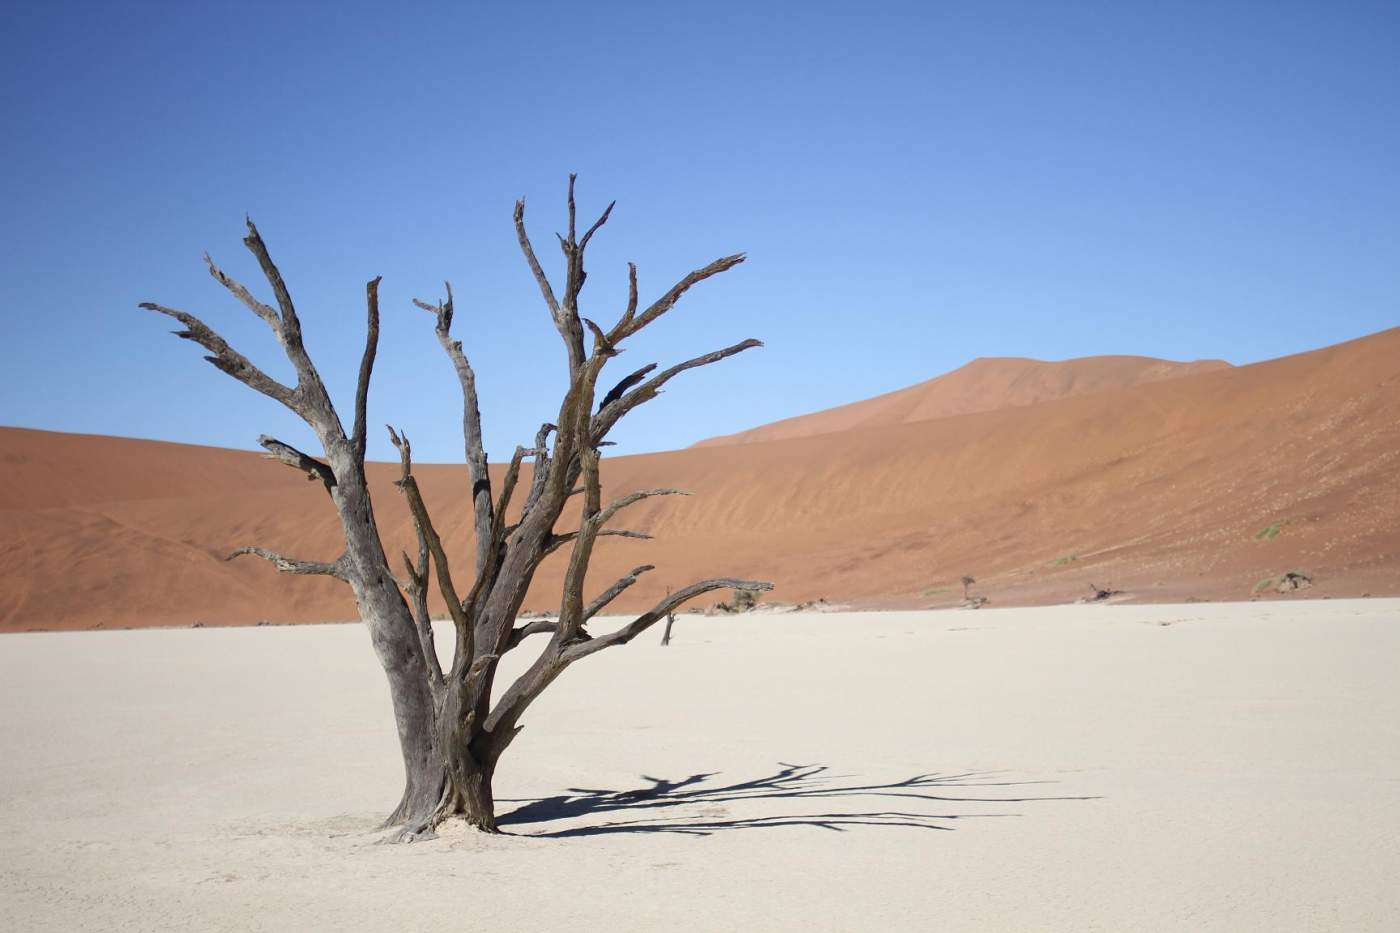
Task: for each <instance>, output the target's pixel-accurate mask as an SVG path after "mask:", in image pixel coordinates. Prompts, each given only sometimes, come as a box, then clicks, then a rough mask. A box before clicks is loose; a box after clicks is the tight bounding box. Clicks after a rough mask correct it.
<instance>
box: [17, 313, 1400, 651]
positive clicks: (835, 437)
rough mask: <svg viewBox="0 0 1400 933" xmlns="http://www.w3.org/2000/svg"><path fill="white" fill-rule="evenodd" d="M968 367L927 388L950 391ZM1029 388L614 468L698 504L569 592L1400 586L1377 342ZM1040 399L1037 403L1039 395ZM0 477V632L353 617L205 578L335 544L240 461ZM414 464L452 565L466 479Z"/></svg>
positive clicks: (274, 482) (333, 527)
mask: <svg viewBox="0 0 1400 933" xmlns="http://www.w3.org/2000/svg"><path fill="white" fill-rule="evenodd" d="M984 362H986V363H987V366H991V365H992V364H996V365H998V366H1000V365H1002V364H1008V362H1009V363H1010V364H1015V365H1020V362H1019V361H984ZM1162 365H1165V366H1166V367H1167V369H1162V368H1161V366H1162ZM1044 366H1050V367H1058V368H1057V369H1052V370H1044V369H1036V368H1035V367H1044ZM1173 367H1186V368H1187V369H1188V370H1189V371H1184V372H1183V371H1180V370H1179V369H1174V368H1173ZM1191 367H1195V369H1194V370H1191V369H1190V368H1191ZM981 368H983V369H985V368H987V367H981ZM978 369H979V364H972V365H971V366H969V367H965V368H964V369H963V370H959V371H957V372H956V373H952V374H949V376H946V377H941V379H942V380H949V381H951V382H957V384H959V385H964V386H966V385H971V384H974V382H975V380H972V381H969V380H971V377H969V376H968V371H973V374H974V375H975V374H976V371H977V370H978ZM1080 370H1082V372H1080ZM1027 372H1030V373H1034V375H1031V376H1027V378H1026V381H1025V382H1024V384H1018V385H1019V388H1015V390H1014V391H1013V390H1012V389H1011V388H1008V385H1010V384H1009V383H1008V382H1007V381H1006V380H1005V379H999V380H994V383H995V385H996V386H999V387H1000V388H999V389H998V392H1000V394H999V395H997V396H996V398H994V399H991V400H989V401H987V402H986V403H985V404H982V410H975V406H976V405H978V404H980V403H978V402H977V400H976V398H975V397H974V396H975V393H972V392H971V391H970V390H968V392H967V393H966V394H963V395H958V394H957V393H951V392H949V390H947V389H946V387H945V388H940V389H938V390H937V391H933V390H929V387H932V386H935V385H937V384H938V383H939V382H940V380H933V381H931V382H929V383H924V384H922V385H921V386H915V387H913V388H912V389H910V390H905V393H893V394H892V395H891V396H883V397H881V399H872V400H870V401H869V402H866V403H858V405H855V406H846V408H844V409H836V410H834V411H835V412H848V411H849V410H850V409H860V407H861V406H862V405H864V406H867V408H866V409H861V411H862V412H863V414H861V415H860V417H858V418H855V419H854V420H853V421H852V422H851V423H850V424H848V425H846V426H844V427H837V428H831V429H829V430H824V431H823V432H822V433H812V434H810V435H809V436H797V437H790V438H786V439H779V440H772V441H766V442H744V443H736V444H710V445H704V446H698V447H695V448H691V449H689V450H683V451H674V452H669V453H661V454H647V455H640V456H631V457H617V458H610V459H608V460H606V461H605V462H604V467H603V481H604V484H605V487H606V489H605V494H618V493H622V492H626V491H629V490H632V489H637V488H641V487H644V486H655V485H667V486H676V487H680V488H682V489H686V490H689V491H690V492H692V493H693V494H694V495H692V496H691V497H688V498H676V499H658V500H648V501H647V502H645V503H643V504H642V505H641V506H639V507H637V508H636V509H635V510H633V511H629V513H628V516H627V521H626V522H625V523H624V524H625V527H629V528H633V529H636V530H640V531H646V532H650V533H652V534H654V535H656V536H657V540H655V541H650V542H647V541H630V540H621V539H608V540H605V541H604V542H602V543H601V545H600V549H599V552H598V555H597V557H596V559H595V562H594V567H593V570H592V575H591V577H590V579H591V581H592V587H591V588H592V590H594V591H599V590H602V589H603V588H604V587H606V586H607V585H608V584H609V583H611V582H612V580H614V579H616V578H617V577H618V576H621V575H622V574H623V573H625V572H626V571H627V570H628V569H630V568H632V567H634V566H636V565H637V564H640V563H653V564H656V565H657V568H658V569H657V570H655V571H653V572H652V573H650V574H648V575H646V576H644V577H643V578H642V580H641V582H639V583H638V584H637V585H636V586H635V587H634V588H633V589H632V590H630V591H628V593H627V594H625V596H624V597H623V598H622V599H620V600H619V601H618V603H617V604H616V605H617V606H618V608H619V610H620V611H625V610H629V609H637V608H643V607H645V606H649V605H651V604H652V603H654V602H655V601H656V599H658V598H659V597H660V596H661V595H662V594H663V593H664V591H665V589H666V587H668V586H682V585H684V584H685V583H688V582H690V581H691V580H693V579H698V578H700V577H703V576H710V575H737V576H744V577H749V578H754V579H769V580H774V581H776V582H777V584H778V588H777V590H776V591H775V593H774V598H775V599H777V600H781V601H785V602H800V601H806V600H811V599H816V598H819V597H824V598H826V599H828V600H831V601H841V602H851V603H856V604H860V605H870V606H929V605H935V606H936V605H955V604H957V603H959V602H961V586H960V585H959V583H958V580H959V577H960V576H962V575H963V574H971V575H974V576H975V577H976V578H977V580H978V582H977V584H976V585H975V587H974V592H975V593H981V594H984V595H987V596H988V597H989V598H990V599H991V600H992V602H993V604H995V605H1003V604H1015V603H1035V602H1062V601H1065V600H1068V599H1072V598H1075V597H1078V596H1083V595H1087V594H1088V586H1089V584H1090V583H1095V584H1098V585H1100V586H1112V587H1113V588H1115V589H1120V590H1124V591H1125V593H1126V596H1127V597H1129V598H1135V599H1140V600H1141V599H1146V600H1159V601H1160V600H1181V599H1189V598H1201V599H1246V598H1249V597H1250V596H1251V595H1253V593H1254V592H1255V588H1256V586H1259V584H1260V583H1261V581H1263V580H1267V579H1271V578H1274V577H1277V576H1278V575H1280V574H1282V573H1284V572H1286V571H1289V570H1295V569H1296V570H1302V571H1305V572H1307V573H1308V574H1310V575H1311V576H1312V577H1313V578H1314V580H1315V581H1316V585H1315V586H1314V587H1313V588H1312V589H1311V590H1309V591H1307V594H1306V595H1308V596H1326V595H1361V594H1363V593H1373V594H1376V595H1380V594H1394V593H1400V484H1397V483H1396V482H1395V480H1394V477H1395V470H1396V467H1397V465H1400V464H1398V463H1397V461H1400V418H1397V417H1396V415H1395V413H1396V411H1400V329H1397V330H1391V331H1386V332H1383V333H1380V334H1376V335H1373V336H1371V337H1367V338H1363V339H1361V340H1356V341H1351V342H1349V343H1346V344H1340V345H1337V346H1335V347H1329V348H1326V349H1323V350H1317V351H1313V352H1311V353H1306V354H1300V355H1298V356H1293V357H1287V358H1284V359H1279V360H1273V361H1269V362H1266V363H1260V364H1256V365H1253V366H1245V367H1239V368H1231V367H1228V366H1226V365H1224V364H1212V363H1202V364H1162V363H1161V361H1153V360H1143V359H1141V358H1124V357H1118V358H1108V359H1107V360H1099V359H1094V360H1084V361H1072V362H1071V363H1063V364H1034V365H1033V366H1032V367H1031V369H1029V370H1027ZM1051 373H1053V378H1052V377H1051V375H1049V374H1051ZM959 374H962V375H961V376H960V375H959ZM1106 374H1108V375H1106ZM1113 374H1116V375H1113ZM954 376H959V379H960V380H961V381H960V382H959V381H958V380H953V379H952V377H954ZM1115 380H1116V381H1115ZM1013 382H1014V380H1013ZM1047 385H1048V386H1051V387H1052V388H1053V387H1056V386H1058V389H1056V391H1057V392H1058V394H1054V393H1052V394H1051V396H1050V397H1049V398H1046V399H1045V400H1038V399H1041V398H1043V396H1040V395H1037V393H1041V392H1048V391H1050V390H1049V389H1047V388H1046V386H1047ZM1089 386H1097V388H1087V387H1089ZM916 390H929V391H925V392H922V393H921V392H919V391H916ZM959 391H960V392H961V391H962V390H959ZM906 393H908V394H907V395H906ZM940 393H941V394H940ZM897 397H898V398H897ZM939 398H942V399H944V401H938V399H939ZM955 398H961V399H963V401H961V402H958V404H961V405H963V406H964V407H965V408H966V407H968V406H973V407H974V410H971V411H966V412H963V413H957V411H956V408H957V406H956V405H954V404H953V402H948V401H947V399H955ZM891 399H894V402H891V401H890V400H891ZM930 399H933V401H930ZM935 402H936V404H935ZM875 403H879V405H876V404H875ZM945 403H946V404H947V405H950V406H952V407H951V408H948V409H947V410H946V412H945V413H944V414H942V415H940V414H937V412H939V411H944V409H940V408H939V407H938V405H941V404H945ZM931 412H932V413H933V414H930V413H931ZM828 414H831V413H822V414H821V415H818V416H812V417H816V418H822V417H824V416H825V415H828ZM876 415H878V417H875V416H876ZM867 416H869V417H867ZM847 417H848V415H845V414H843V415H841V418H843V419H844V418H847ZM795 420H796V421H801V420H802V419H795ZM867 421H870V423H869V424H867ZM784 423H787V424H790V423H792V422H784ZM784 423H780V424H784ZM826 423H827V424H828V426H829V425H831V424H845V422H842V421H837V420H828V422H826ZM450 429H451V428H450V427H446V426H445V427H444V430H450ZM759 430H762V429H759ZM749 433H752V432H749ZM0 464H3V475H4V478H5V482H4V483H0V548H3V555H4V561H5V566H6V573H5V574H4V576H3V578H0V627H3V628H4V629H7V630H22V629H28V628H92V627H102V626H105V627H123V626H135V625H189V624H193V623H195V622H203V623H205V624H255V623H257V622H259V621H262V620H269V621H275V622H290V621H299V622H310V621H341V620H349V619H352V618H354V606H353V604H352V602H351V600H350V598H349V594H348V591H347V590H346V588H345V587H343V586H342V585H341V584H338V583H336V582H334V581H329V580H325V579H318V578H302V577H290V576H286V575H280V576H279V575H278V574H277V573H276V572H275V571H274V570H273V569H272V568H271V567H269V566H268V565H266V564H263V563H261V562H257V561H251V560H249V559H246V558H245V559H243V560H240V561H237V562H233V563H227V562H225V561H223V560H222V556H223V555H224V554H226V553H227V552H228V551H230V550H232V549H233V548H234V547H238V546H241V545H245V544H260V545H263V546H266V547H271V548H274V549H277V550H280V551H283V552H286V553H289V554H293V555H295V556H298V557H302V558H316V559H333V558H334V557H335V556H336V555H337V554H339V553H340V549H341V543H340V533H339V528H338V525H337V521H336V518H335V514H334V511H333V509H332V508H331V507H330V505H329V503H328V502H327V501H326V500H325V496H324V493H323V492H322V491H321V490H320V489H319V488H317V487H314V486H313V485H312V484H309V483H307V482H306V481H305V480H304V479H302V478H301V477H300V476H299V475H298V474H295V473H293V472H292V471H290V470H288V469H286V468H285V467H281V466H279V465H276V464H271V463H268V462H267V461H265V460H263V459H261V458H260V457H259V456H258V455H256V454H253V453H246V452H240V451H229V450H219V449H212V448H200V447H191V446H185V445H178V444H164V443H157V442H151V441H135V440H123V439H117V438H105V437H91V436H82V435H62V434H52V433H46V432H39V431H27V430H20V429H0ZM416 472H417V473H418V475H419V482H420V484H421V486H422V487H423V490H424V495H425V498H426V499H427V500H428V503H429V505H430V507H431V508H432V509H433V511H434V515H435V517H436V520H437V522H438V524H439V526H440V528H441V529H442V530H443V532H444V537H445V540H446V543H447V546H448V548H449V549H450V550H451V551H452V552H453V553H454V554H455V555H457V556H458V557H459V559H460V560H462V561H464V562H465V561H466V560H467V559H468V557H469V555H470V549H471V540H470V538H471V535H470V528H469V525H468V523H467V522H466V521H465V518H466V510H465V506H464V501H465V500H464V498H463V495H462V494H463V491H464V484H465V472H464V471H463V470H461V469H460V468H458V467H455V466H446V465H443V466H433V465H427V466H423V467H420V468H418V469H417V470H416ZM527 472H528V470H527ZM370 475H371V482H372V483H373V485H374V487H375V490H374V491H375V495H376V514H377V516H378V518H379V520H380V522H381V527H382V529H383V531H384V534H385V537H386V544H387V545H388V546H389V548H390V550H391V553H396V552H397V551H398V550H400V549H401V548H403V547H404V546H405V545H407V544H408V543H409V542H410V541H411V526H410V519H409V516H408V514H407V510H406V508H405V507H404V504H403V502H402V500H401V498H400V496H399V495H398V494H397V492H396V490H395V489H394V487H393V486H392V480H393V477H394V468H393V467H391V466H390V465H387V464H379V465H373V466H372V467H371V469H370ZM563 568H564V560H563V557H562V555H556V556H555V557H554V558H551V561H550V562H549V563H548V564H547V565H546V566H545V568H544V569H543V570H542V571H541V573H540V575H539V576H538V577H537V580H536V585H535V587H534V588H533V589H532V591H531V593H530V596H529V598H528V599H527V601H526V607H527V608H530V609H535V610H545V611H549V610H551V609H552V608H553V606H554V602H555V599H556V598H557V592H558V586H559V583H560V579H561V577H562V573H563ZM1262 592H1264V593H1265V594H1266V595H1268V594H1269V593H1270V592H1271V590H1269V589H1267V588H1265V589H1263V590H1262ZM1278 598H1283V597H1278ZM1292 598H1300V597H1298V596H1295V597H1292ZM438 608H439V609H440V608H441V607H438ZM679 637H682V638H683V637H684V619H682V625H681V626H680V627H679Z"/></svg>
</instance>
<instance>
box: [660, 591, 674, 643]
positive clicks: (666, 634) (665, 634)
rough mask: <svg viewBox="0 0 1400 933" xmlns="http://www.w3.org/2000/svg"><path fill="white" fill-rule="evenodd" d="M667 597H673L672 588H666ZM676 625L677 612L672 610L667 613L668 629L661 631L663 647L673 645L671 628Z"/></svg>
mask: <svg viewBox="0 0 1400 933" xmlns="http://www.w3.org/2000/svg"><path fill="white" fill-rule="evenodd" d="M666 595H667V596H670V595H671V588H670V587H669V586H668V587H666ZM675 624H676V611H675V609H671V610H669V611H668V612H667V613H666V627H665V628H664V629H662V630H661V647H663V648H665V647H666V646H667V645H669V644H670V643H671V626H673V625H675Z"/></svg>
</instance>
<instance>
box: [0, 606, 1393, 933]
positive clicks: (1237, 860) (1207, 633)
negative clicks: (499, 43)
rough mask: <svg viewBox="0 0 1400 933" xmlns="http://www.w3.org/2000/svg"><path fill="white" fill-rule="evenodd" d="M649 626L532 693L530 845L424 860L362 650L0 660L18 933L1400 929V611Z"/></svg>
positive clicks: (119, 635) (516, 803)
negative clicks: (383, 837) (536, 696)
mask: <svg viewBox="0 0 1400 933" xmlns="http://www.w3.org/2000/svg"><path fill="white" fill-rule="evenodd" d="M658 634H659V633H656V632H649V633H647V635H646V636H644V638H643V639H642V640H641V641H639V642H637V643H634V644H633V645H631V646H629V647H626V648H622V649H616V650H612V651H609V652H605V653H603V654H601V655H599V656H596V657H594V658H590V659H588V660H587V661H584V662H582V663H580V664H579V665H578V667H576V668H574V669H573V670H571V671H570V672H569V673H568V674H566V675H565V676H564V677H563V678H562V679H561V680H560V681H559V682H558V683H557V684H555V686H554V687H553V688H552V689H551V690H550V691H549V692H548V693H547V694H546V695H545V697H544V698H543V699H542V700H541V701H540V702H539V703H537V704H536V706H535V707H534V709H533V710H532V712H531V714H530V715H529V716H528V717H527V719H526V729H525V731H524V733H522V735H521V737H520V739H519V740H518V741H517V742H516V745H515V746H514V748H513V749H512V752H511V754H510V755H509V757H508V758H507V759H506V761H505V762H504V763H503V766H502V770H501V773H500V774H499V776H498V782H497V794H498V796H499V797H501V798H504V799H503V801H502V803H501V804H500V809H501V811H502V813H504V814H505V816H504V819H503V823H504V828H505V829H507V830H508V831H509V832H510V834H511V835H506V836H501V837H494V838H487V837H482V836H479V835H476V834H470V833H467V832H465V831H464V830H462V829H460V828H458V827H448V828H446V830H445V831H444V832H443V833H442V835H441V836H440V837H439V838H438V839H436V840H432V841H427V842H420V843H415V844H413V845H408V846H385V845H376V844H374V842H375V840H376V838H377V836H376V835H375V834H374V832H373V830H374V828H375V825H376V820H377V819H378V818H380V817H382V815H383V814H384V813H385V812H386V811H387V810H388V809H389V808H390V807H391V806H392V805H393V804H394V802H395V800H396V797H397V794H398V791H399V784H398V781H399V778H400V773H399V765H398V755H397V749H396V745H395V742H394V739H393V734H392V724H391V720H390V715H389V711H388V700H387V695H386V692H385V688H384V685H383V679H382V675H381V673H380V672H379V670H378V668H377V666H376V664H375V661H374V658H373V656H372V654H371V651H370V648H369V645H368V641H367V636H366V634H365V633H364V631H363V630H362V629H361V628H359V627H358V626H314V627H285V628H278V627H273V628H243V629H197V630H194V629H191V630H148V631H122V632H86V633H65V634H24V635H7V636H3V637H0V676H2V678H3V679H0V696H3V702H4V714H3V717H0V824H2V825H3V826H4V833H3V835H2V836H0V904H3V906H2V907H0V909H2V910H3V915H0V916H3V924H0V925H3V926H5V927H6V928H9V929H15V930H65V931H69V930H96V929H104V930H105V929H121V930H322V929H326V930H329V929H341V930H344V929H377V930H396V931H397V930H454V931H455V930H479V929H494V930H552V929H561V928H563V927H564V926H565V925H566V924H571V925H573V928H574V929H580V930H663V929H665V930H678V929H701V930H731V929H749V930H803V931H820V930H880V929H908V930H933V929H938V930H1112V931H1118V930H1135V931H1141V930H1221V931H1241V930H1270V931H1279V930H1347V931H1358V930H1394V929H1397V927H1398V926H1400V886H1398V885H1396V884H1395V879H1396V878H1397V877H1400V681H1397V678H1396V661H1397V658H1400V601H1397V600H1352V601H1343V600H1331V601H1318V600H1313V601H1297V602H1289V603H1282V602H1271V603H1255V604H1250V603H1245V604H1233V605H1224V604H1195V605H1181V606H1078V607H1060V608H1044V609H1005V610H983V611H979V612H910V613H883V614H857V613H851V614H830V615H786V616H767V617H765V616H749V617H739V618H726V619H703V618H699V617H688V616H682V617H681V618H680V621H679V622H678V625H677V640H676V642H675V643H674V644H673V645H672V646H671V647H669V648H664V649H663V648H661V647H659V646H658V645H657V640H658V639H657V635H658ZM525 650H526V649H522V651H521V652H519V653H524V651H525Z"/></svg>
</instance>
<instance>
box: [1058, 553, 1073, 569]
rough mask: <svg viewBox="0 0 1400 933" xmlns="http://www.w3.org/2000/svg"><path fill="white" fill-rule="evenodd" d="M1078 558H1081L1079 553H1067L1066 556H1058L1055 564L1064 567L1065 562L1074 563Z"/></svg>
mask: <svg viewBox="0 0 1400 933" xmlns="http://www.w3.org/2000/svg"><path fill="white" fill-rule="evenodd" d="M1077 560H1079V555H1078V554H1066V555H1065V556H1064V557H1059V558H1056V559H1055V563H1054V566H1056V567H1063V566H1064V565H1065V564H1072V563H1074V562H1075V561H1077Z"/></svg>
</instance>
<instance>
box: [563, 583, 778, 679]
mask: <svg viewBox="0 0 1400 933" xmlns="http://www.w3.org/2000/svg"><path fill="white" fill-rule="evenodd" d="M772 588H773V584H771V583H765V582H762V581H758V580H736V579H733V578H732V577H720V578H717V579H714V580H704V581H701V582H700V583H692V584H691V585H690V586H687V587H686V588H685V589H683V590H677V591H676V592H675V593H672V594H670V595H669V596H667V597H666V598H665V599H663V600H662V601H661V602H659V603H657V605H656V606H655V607H654V608H652V609H651V610H650V611H648V612H646V613H644V614H642V615H640V616H638V617H637V618H636V619H634V620H632V621H631V622H629V623H628V624H627V625H625V626H623V627H622V628H620V629H618V630H617V631H615V632H609V633H608V634H606V635H598V636H596V637H594V638H592V639H590V640H588V641H584V642H577V643H575V644H571V645H569V646H568V647H567V648H565V649H564V651H563V654H562V655H561V659H562V660H563V661H564V663H566V664H572V663H573V662H574V661H577V660H578V659H580V658H585V657H587V656H588V655H590V654H593V653H594V652H596V651H602V650H603V649H604V648H611V647H612V646H613V645H625V644H627V643H628V642H629V641H631V640H632V639H634V638H636V637H637V636H638V635H640V634H641V633H642V632H645V631H646V630H647V629H648V628H650V627H651V626H652V625H654V624H656V622H657V621H658V620H659V619H663V618H665V617H666V614H667V613H668V612H672V611H674V610H675V609H677V608H678V607H680V606H681V605H684V604H685V603H687V602H689V601H690V600H692V599H694V598H695V597H697V596H701V595H703V594H705V593H709V592H711V591H713V590H726V589H727V590H750V591H753V592H766V591H768V590H771V589H772Z"/></svg>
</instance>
